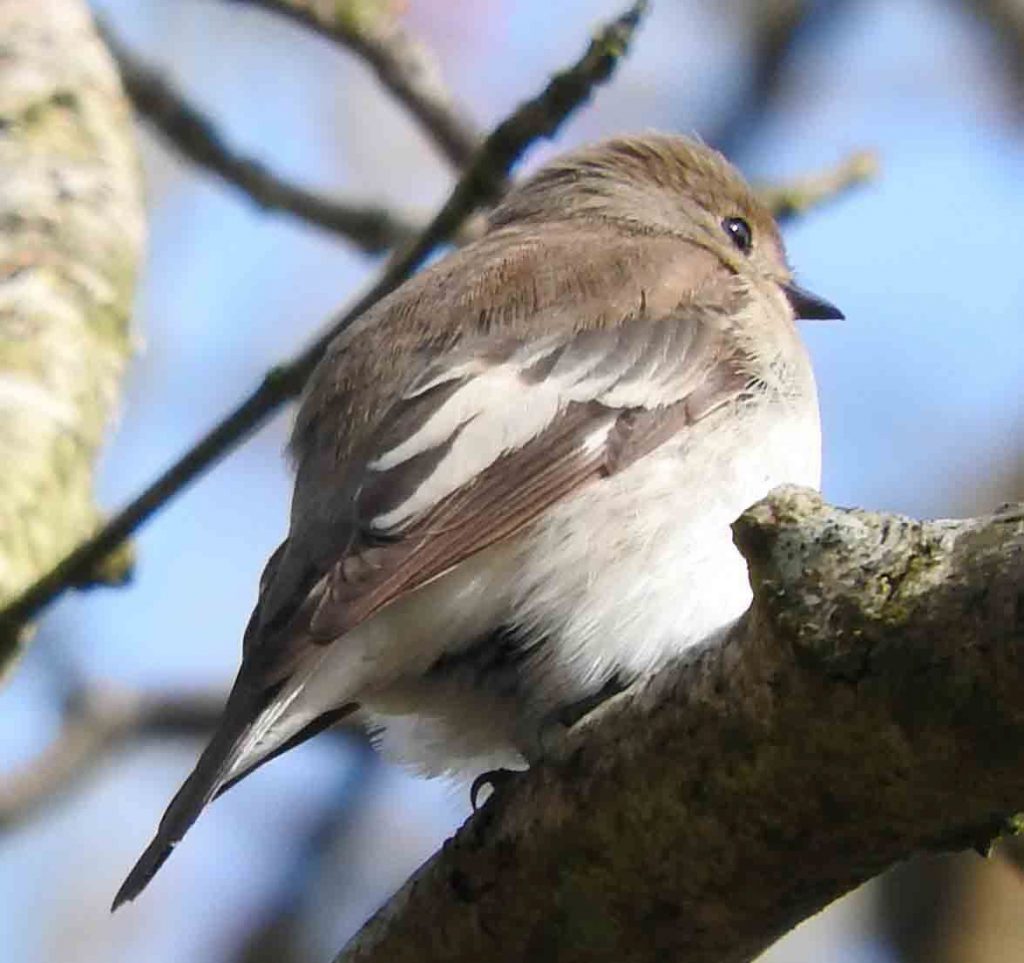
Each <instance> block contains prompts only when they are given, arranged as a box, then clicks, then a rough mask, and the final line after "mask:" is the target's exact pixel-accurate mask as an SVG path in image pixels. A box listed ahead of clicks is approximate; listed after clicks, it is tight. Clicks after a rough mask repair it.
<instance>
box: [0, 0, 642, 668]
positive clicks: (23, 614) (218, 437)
mask: <svg viewBox="0 0 1024 963" xmlns="http://www.w3.org/2000/svg"><path fill="white" fill-rule="evenodd" d="M646 9H647V2H646V0H636V2H635V3H633V4H632V5H631V6H630V7H629V8H628V10H627V11H626V12H625V13H624V14H623V15H622V16H620V17H619V18H618V19H616V20H614V21H612V22H611V23H610V24H608V25H607V26H606V27H604V28H603V29H602V30H601V31H600V32H599V33H598V34H597V35H596V36H595V37H594V39H593V40H592V41H591V43H590V45H589V47H588V48H587V50H586V52H585V53H584V55H583V56H582V57H581V58H580V60H579V61H577V62H576V63H575V64H574V65H573V66H572V67H570V68H569V69H568V70H566V71H565V72H564V73H560V74H557V75H555V76H554V77H553V78H552V79H551V81H550V82H549V83H548V85H547V87H546V88H545V89H544V91H543V92H542V93H541V94H540V95H539V96H537V97H535V98H534V99H533V100H529V101H527V102H526V103H524V104H522V105H521V106H520V107H519V108H518V109H517V110H516V111H514V112H513V114H512V115H511V116H510V117H509V118H508V119H507V120H505V121H503V122H502V123H501V124H499V125H498V126H497V127H496V128H495V129H494V130H493V131H492V132H491V134H490V135H489V136H488V137H487V139H486V140H485V141H484V143H483V145H482V146H481V148H480V150H479V151H478V152H477V154H476V156H475V157H474V159H473V161H472V162H471V163H470V165H469V167H468V168H467V170H466V172H465V174H464V175H463V176H462V178H461V180H460V181H459V182H458V184H456V186H455V188H454V190H453V191H452V193H451V196H450V197H449V198H448V201H447V202H446V203H445V205H444V206H443V207H442V208H441V210H440V211H439V212H438V213H437V215H436V216H435V217H434V219H433V220H432V221H431V222H430V224H428V225H427V227H426V228H425V229H424V230H423V232H422V233H421V234H420V236H419V237H418V238H417V240H416V241H415V243H413V244H412V245H411V246H410V247H409V248H408V249H406V251H405V252H403V253H402V255H401V256H400V257H398V258H396V259H395V260H394V261H393V262H391V263H390V264H389V265H388V266H387V267H386V268H385V270H384V271H383V273H382V274H381V275H380V277H379V279H378V280H377V282H376V283H375V284H374V285H373V286H372V287H371V288H370V290H369V291H368V292H367V293H366V294H364V295H363V296H362V297H360V298H358V299H357V300H356V302H355V304H354V305H353V306H352V307H350V308H349V309H348V310H347V311H345V312H344V313H343V314H342V315H341V316H340V317H339V318H337V319H336V320H334V321H333V322H332V323H331V324H330V325H329V326H328V327H327V329H326V330H325V331H324V332H323V333H322V334H320V335H319V336H318V337H317V338H316V339H315V340H314V341H313V342H312V344H310V345H309V346H308V347H307V348H305V349H304V350H303V351H301V352H300V353H299V354H298V355H296V356H295V357H294V358H292V359H291V360H289V361H287V362H286V363H284V364H282V365H279V366H278V367H276V368H274V369H272V370H271V371H269V372H268V373H267V374H266V376H265V377H264V378H263V381H262V383H261V384H260V385H259V387H257V388H256V389H255V390H254V391H253V392H252V393H251V394H250V395H249V396H248V397H247V398H246V399H245V400H244V401H242V402H241V404H239V405H238V406H237V407H236V408H235V409H234V410H233V411H232V412H231V413H230V414H229V415H228V416H227V417H226V418H224V419H223V420H222V421H221V422H220V423H219V424H217V425H216V426H215V427H214V428H213V429H212V430H211V431H210V432H209V433H208V434H207V435H205V437H203V438H202V439H200V441H199V442H197V443H196V445H195V446H194V447H193V448H191V449H190V450H189V451H187V452H186V453H185V454H184V455H183V456H182V457H181V458H180V459H179V460H178V461H177V462H176V463H175V464H173V465H172V466H171V467H170V468H168V469H167V470H166V471H165V472H164V473H163V474H162V475H160V476H159V477H158V478H157V479H156V480H155V481H153V482H152V483H151V484H150V485H149V486H148V487H147V488H146V489H145V490H144V491H143V492H141V493H140V494H139V495H138V496H137V497H136V498H135V499H134V500H133V501H132V502H130V503H129V504H128V505H127V506H126V507H125V508H123V509H122V510H121V511H120V512H118V513H117V514H116V515H114V516H113V517H112V518H111V519H110V520H109V521H108V522H107V523H106V524H105V525H104V526H103V528H101V529H100V530H99V531H97V532H96V534H95V535H93V536H92V537H91V538H90V539H88V540H87V541H85V542H83V543H82V544H81V545H79V546H78V548H76V549H75V550H74V551H73V552H71V554H70V555H68V556H66V557H65V558H64V559H63V560H62V561H61V562H60V563H59V564H58V565H56V566H55V567H54V568H53V569H51V570H50V571H49V572H48V573H47V574H46V575H44V576H43V577H42V578H41V579H39V580H38V581H37V582H36V583H35V584H34V585H33V586H31V587H30V588H29V589H28V590H27V591H26V592H24V593H23V594H22V595H21V596H20V597H19V598H18V599H17V600H15V601H14V602H13V603H12V604H11V605H10V606H8V607H7V608H6V609H5V610H4V611H3V612H0V657H2V654H3V649H4V648H5V647H10V646H12V645H13V644H14V641H13V639H14V637H15V634H16V631H17V629H18V627H19V626H21V625H23V624H24V623H25V622H27V621H28V620H29V619H31V618H32V617H33V616H34V615H36V614H37V613H38V612H39V611H40V610H41V609H42V608H43V607H44V606H46V605H47V604H49V603H50V602H52V601H53V600H54V599H55V598H57V597H58V596H60V595H61V594H63V593H64V592H65V591H66V590H67V589H68V587H69V586H70V585H72V584H73V583H74V582H75V581H77V580H79V579H80V578H81V576H82V573H83V572H85V571H88V570H89V569H91V568H92V567H93V566H94V565H95V564H96V563H97V561H98V560H99V559H101V558H103V557H104V556H105V555H107V554H108V553H109V552H110V551H111V550H112V549H114V548H115V547H116V546H118V545H119V544H120V543H121V542H122V541H124V539H126V538H127V537H128V536H129V535H131V534H132V533H133V532H134V531H136V529H138V528H139V526H141V525H142V524H143V523H144V522H145V521H146V520H147V519H149V518H150V517H151V516H152V515H153V514H154V513H155V512H156V511H157V510H158V509H160V508H162V507H163V506H164V505H165V504H166V503H167V502H169V501H170V500H171V499H172V498H173V497H174V496H175V495H177V494H178V493H179V492H181V491H182V490H183V489H184V488H185V487H186V486H187V485H188V484H189V483H190V482H192V481H193V480H195V479H196V478H197V477H198V476H199V475H200V474H201V473H202V472H203V471H205V470H206V469H208V468H209V467H210V466H211V465H213V464H214V463H215V462H216V461H218V460H219V459H220V458H222V457H223V456H224V455H225V454H227V452H228V451H230V450H231V449H232V448H234V447H235V446H237V445H238V444H239V443H241V442H242V441H243V440H244V439H245V438H247V437H248V436H249V435H251V434H252V433H253V432H254V431H256V429H257V428H259V427H260V426H261V425H263V424H264V423H265V422H266V421H267V419H268V418H269V417H270V416H271V415H272V414H273V413H274V412H276V411H277V410H278V409H279V408H280V407H281V406H282V405H283V404H284V403H285V402H287V401H288V400H290V399H291V398H294V397H295V396H296V395H297V394H298V393H299V392H300V391H301V390H302V386H303V385H304V384H305V382H306V379H307V378H308V377H309V375H310V373H311V372H312V371H313V369H314V368H315V367H316V365H317V362H318V361H319V360H320V358H321V357H322V356H323V353H324V351H325V349H326V348H327V345H328V344H330V342H331V341H333V340H334V338H335V337H336V336H337V335H338V334H339V333H340V332H341V331H343V330H344V329H345V328H347V327H348V326H349V325H350V324H352V322H353V321H355V320H356V318H358V317H359V316H360V315H362V314H363V313H364V312H365V311H366V310H367V308H369V307H371V306H372V305H373V304H375V303H376V302H377V301H379V300H380V299H381V298H382V297H384V295H386V294H388V293H389V292H390V291H392V290H394V288H396V287H397V286H398V285H399V284H401V282H402V281H404V280H405V279H406V278H407V277H409V275H410V274H412V273H413V272H414V271H415V270H416V269H417V268H418V267H420V265H421V264H422V263H423V261H424V260H425V259H426V258H427V257H428V256H429V254H430V253H431V252H432V251H433V250H434V249H435V248H436V247H438V246H439V245H441V244H443V243H444V242H445V241H446V240H448V239H449V238H450V237H451V236H452V235H453V234H454V233H455V232H456V231H457V229H458V228H459V226H460V225H461V224H462V223H463V222H464V221H465V220H466V218H468V217H469V216H470V215H471V214H472V213H473V211H474V210H476V208H477V207H479V206H481V205H483V204H486V203H489V202H491V201H493V200H494V199H496V198H497V197H498V196H500V193H501V192H502V190H503V189H504V187H505V184H506V183H507V180H508V176H509V172H510V171H511V169H512V167H513V166H514V164H515V163H516V161H517V160H518V159H519V157H520V156H521V155H522V153H523V152H524V151H525V150H526V148H527V147H529V146H530V145H531V144H532V143H533V142H534V141H536V140H538V139H539V138H541V137H550V136H552V135H553V134H554V133H555V132H556V131H557V130H558V128H559V126H560V125H561V124H562V122H563V121H564V120H565V118H566V117H568V116H569V114H570V113H572V111H573V110H575V109H576V108H577V107H579V106H580V105H581V104H582V103H584V102H585V101H586V100H587V99H588V98H589V96H590V94H591V92H592V91H593V90H594V88H595V87H596V86H597V85H598V84H600V83H602V82H603V81H605V80H607V79H608V78H609V77H610V76H611V74H612V71H613V70H614V68H615V65H616V64H617V63H618V62H619V60H620V59H621V58H622V57H623V56H624V55H625V53H626V51H627V48H628V46H629V43H630V41H631V39H632V37H633V33H634V31H635V30H636V28H637V26H638V24H639V22H640V20H641V19H642V17H643V14H644V12H645V11H646Z"/></svg>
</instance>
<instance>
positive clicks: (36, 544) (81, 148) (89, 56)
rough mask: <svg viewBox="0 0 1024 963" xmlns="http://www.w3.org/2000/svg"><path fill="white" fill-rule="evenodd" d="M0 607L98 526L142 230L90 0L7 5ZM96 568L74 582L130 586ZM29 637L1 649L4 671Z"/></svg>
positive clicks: (116, 570) (1, 177)
mask: <svg viewBox="0 0 1024 963" xmlns="http://www.w3.org/2000/svg"><path fill="white" fill-rule="evenodd" d="M0 37H2V38H3V50H2V52H0V74H2V80H0V185H2V186H0V465H2V466H3V470H2V471H0V607H2V606H3V605H5V604H6V603H8V602H10V601H11V600H12V599H14V598H16V597H17V596H18V594H19V593H21V592H23V591H24V590H25V589H26V587H27V586H29V585H31V584H32V583H33V582H34V581H35V580H36V579H38V578H39V577H40V576H41V575H42V574H43V573H45V572H47V571H49V570H50V569H51V568H52V567H53V565H54V564H56V563H57V562H58V561H59V560H60V559H61V558H63V557H64V556H65V555H66V554H67V553H68V551H70V550H71V548H72V547H73V546H74V545H77V544H78V543H79V542H80V541H81V540H82V539H83V538H85V537H86V536H87V535H88V534H89V533H90V532H91V531H93V530H94V529H95V528H96V526H97V524H98V523H99V518H98V512H97V510H96V508H95V506H94V503H93V499H92V472H93V461H94V459H95V456H96V454H97V452H98V450H99V447H100V444H101V442H102V440H103V436H104V433H105V429H106V426H107V423H108V421H109V420H110V417H111V415H112V414H113V410H114V408H115V406H116V403H117V396H118V390H119V386H120V378H121V373H122V370H123V369H124V366H125V363H126V361H127V359H128V356H129V355H130V353H131V337H130V318H131V307H132V299H133V296H134V288H135V274H136V270H137V267H138V263H139V260H140V258H141V255H142V247H143V236H144V231H145V225H144V214H143V205H142V196H141V190H140V184H139V179H138V166H137V165H138V158H137V157H136V154H135V145H134V142H133V140H132V136H131V125H130V123H129V111H128V107H127V103H126V102H125V100H124V96H123V94H122V91H121V89H120V86H119V84H118V81H117V74H116V72H115V71H114V68H113V65H112V64H111V63H110V60H109V58H108V57H107V55H106V52H105V51H104V49H103V46H102V44H100V42H99V40H98V38H97V37H96V35H95V33H94V32H93V29H92V24H91V23H90V20H89V15H88V12H87V10H86V9H85V7H84V5H83V4H82V3H80V2H79V0H7V2H4V3H2V4H0ZM101 561H102V559H101V558H99V557H97V558H94V559H93V560H92V561H91V562H90V563H89V564H88V565H83V566H82V567H80V568H79V569H78V570H77V571H76V572H75V573H74V576H73V578H71V580H70V583H69V584H75V585H79V584H80V585H86V584H90V583H92V582H95V581H106V582H120V581H124V579H125V578H126V576H127V574H128V567H129V561H130V560H129V557H128V554H127V553H125V554H123V555H122V556H121V557H119V558H108V559H107V564H106V565H105V566H104V565H99V564H98V563H100V562H101ZM21 640H22V636H20V635H19V633H17V632H11V633H9V634H8V635H7V637H6V638H5V640H4V641H3V644H0V675H2V674H3V672H4V670H5V669H6V667H7V666H8V665H9V664H10V663H11V661H12V660H13V658H14V657H15V656H16V655H17V653H18V651H19V647H20V644H21Z"/></svg>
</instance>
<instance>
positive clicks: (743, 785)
mask: <svg viewBox="0 0 1024 963" xmlns="http://www.w3.org/2000/svg"><path fill="white" fill-rule="evenodd" d="M734 530H735V538H736V542H737V545H738V546H739V547H740V549H741V551H742V552H743V553H744V555H745V556H746V558H747V560H748V562H749V564H750V568H751V581H752V584H753V586H754V592H755V602H754V606H753V608H752V610H751V612H750V613H748V615H747V617H746V618H745V619H744V620H742V621H741V623H740V624H739V625H738V626H737V627H736V629H735V630H734V631H733V632H732V633H731V634H730V635H729V637H728V638H727V639H725V640H724V641H722V642H720V643H715V644H709V645H706V646H703V647H698V648H697V649H695V650H691V651H690V652H688V653H686V654H685V655H684V656H683V657H682V658H681V659H680V661H679V662H678V664H676V665H673V666H672V667H670V668H668V669H666V670H664V671H663V672H662V673H661V674H659V675H658V676H656V677H655V678H653V679H651V680H649V681H647V682H646V683H643V684H641V685H638V686H636V687H634V688H633V689H632V690H630V691H628V692H626V693H624V694H623V695H621V696H619V697H618V698H616V699H613V700H611V701H610V702H609V703H606V704H605V705H604V706H603V707H601V708H600V709H598V710H597V711H596V712H595V713H593V714H591V716H589V717H587V718H585V719H584V720H583V721H582V723H581V724H580V725H579V726H577V727H576V728H575V729H574V730H572V731H571V732H570V733H569V734H568V736H567V737H566V740H565V744H564V746H563V747H561V750H560V751H559V752H558V753H557V758H555V759H553V760H552V761H551V762H549V763H547V764H545V765H543V766H540V767H537V768H535V769H533V770H531V771H530V772H529V773H527V774H525V775H523V776H522V777H521V778H519V779H518V780H516V781H515V782H513V783H512V784H511V785H508V786H503V787H502V789H501V790H500V791H499V792H498V793H497V795H496V797H495V798H493V799H492V800H491V801H489V802H488V804H487V805H486V806H485V807H484V808H483V810H482V811H481V812H479V813H477V814H476V815H475V816H473V817H472V818H471V819H470V820H469V821H468V822H467V823H466V825H465V826H463V828H462V829H461V830H460V831H459V833H458V834H457V835H456V836H455V837H454V838H453V839H451V840H449V841H448V842H447V843H446V844H445V846H444V848H443V849H442V850H441V851H440V852H439V853H438V854H437V855H436V856H434V857H433V858H432V859H431V860H430V861H428V862H427V863H426V864H425V865H424V867H423V868H421V869H420V870H419V872H417V874H416V875H415V876H414V877H413V878H412V879H411V880H410V881H409V883H407V884H406V886H405V887H404V888H403V889H402V890H401V891H400V892H399V893H398V895H396V896H395V897H394V898H393V899H392V900H391V902H390V903H389V904H388V905H387V906H386V907H385V908H384V909H382V910H381V911H380V912H379V913H378V914H377V915H376V916H375V917H374V918H373V919H372V920H371V921H370V922H369V923H368V924H367V925H366V926H365V927H364V929H363V931H362V932H361V933H360V934H359V935H358V936H357V938H356V939H355V940H353V941H352V943H351V944H350V945H349V947H348V948H347V949H346V950H345V951H344V952H343V953H342V954H341V956H339V958H338V963H355V961H361V963H375V961H385V960H386V961H387V963H404V961H413V960H415V961H417V963H430V961H442V960H443V961H445V963H460V961H470V960H472V961H477V960H484V959H485V960H490V961H495V963H511V961H525V960H533V959H557V960H560V961H563V963H572V961H580V963H583V961H587V963H594V961H601V960H608V961H612V960H614V961H616V963H654V961H661V960H666V959H685V960H686V961H687V963H746V961H749V960H752V959H753V958H754V957H756V956H757V955H758V954H759V953H760V952H762V951H763V950H764V949H765V948H766V947H767V946H768V945H770V944H771V943H772V942H773V941H775V940H776V939H777V938H778V937H779V936H781V935H782V934H783V933H785V932H786V931H787V930H789V929H790V928H792V927H793V926H794V925H795V924H796V923H797V922H799V921H800V920H802V919H804V918H806V917H808V916H810V915H811V914H812V913H814V912H816V911H818V910H820V909H821V908H823V907H824V906H826V905H827V904H828V903H829V902H831V901H832V900H833V899H835V898H837V897H838V896H840V895H842V894H843V893H845V892H846V891H848V890H849V889H851V888H853V887H854V886H856V885H858V884H859V883H861V882H863V881H864V880H866V879H868V878H870V877H872V876H874V875H875V874H876V873H879V872H881V871H882V870H883V869H885V868H886V867H888V866H890V865H891V864H892V863H894V862H896V861H898V860H902V859H905V858H906V857H907V856H909V855H911V854H912V853H914V852H916V851H920V850H933V849H960V848H965V847H977V848H980V849H984V848H985V847H987V846H988V844H989V841H990V840H991V839H992V838H993V837H994V836H995V835H997V834H999V833H1000V832H1003V831H1005V830H1006V829H1008V828H1009V827H1010V826H1011V825H1012V824H1013V818H1012V817H1013V814H1014V813H1015V812H1017V811H1018V810H1019V809H1020V808H1021V806H1022V804H1024V765H1022V762H1024V698H1022V696H1021V693H1022V692H1024V595H1022V592H1021V589H1022V586H1024V508H1020V509H1018V510H1016V511H1005V512H1003V513H1002V514H1000V515H997V516H993V517H990V518H981V519H976V520H968V521H939V522H916V521H911V520H909V519H906V518H901V517H896V516H891V515H879V514H873V513H869V512H861V511H849V510H841V509H835V508H831V507H829V506H828V505H825V504H824V503H823V502H822V501H821V499H820V498H819V496H818V495H817V494H815V493H813V492H809V491H806V490H802V489H795V488H783V489H779V490H778V491H776V492H775V493H773V495H772V496H771V497H769V498H768V499H767V500H765V501H764V502H762V503H760V504H758V505H756V506H754V508H752V509H751V510H750V511H748V512H747V513H746V514H745V515H744V516H743V517H742V518H741V519H740V520H739V521H738V522H737V523H736V525H735V526H734Z"/></svg>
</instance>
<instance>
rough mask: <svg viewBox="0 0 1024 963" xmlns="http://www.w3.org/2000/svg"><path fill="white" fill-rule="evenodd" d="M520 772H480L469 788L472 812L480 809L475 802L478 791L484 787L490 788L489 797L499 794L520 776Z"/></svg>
mask: <svg viewBox="0 0 1024 963" xmlns="http://www.w3.org/2000/svg"><path fill="white" fill-rule="evenodd" d="M521 775H522V771H521V770H517V769H492V770H490V771H489V772H482V773H480V775H479V776H477V777H476V779H474V780H473V785H472V786H470V787H469V802H470V805H471V806H472V807H473V812H476V811H477V810H478V809H479V808H480V807H479V806H478V805H477V800H478V799H479V797H480V790H481V789H483V788H485V787H488V786H489V787H490V790H491V792H490V794H489V795H488V797H487V798H488V799H490V798H491V796H493V795H495V794H497V793H499V792H501V790H502V788H503V787H504V786H507V785H508V784H509V783H510V782H512V781H513V780H514V779H515V778H516V777H517V776H521Z"/></svg>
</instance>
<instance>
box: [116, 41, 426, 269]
mask: <svg viewBox="0 0 1024 963" xmlns="http://www.w3.org/2000/svg"><path fill="white" fill-rule="evenodd" d="M102 33H103V39H104V40H105V41H106V44H107V47H108V49H109V50H110V52H111V54H113V56H114V58H115V59H116V61H117V66H118V69H119V70H120V71H121V80H122V82H123V84H124V87H125V91H126V92H127V94H128V96H129V97H130V98H131V100H132V103H133V104H134V106H135V109H136V111H138V114H139V116H140V117H141V118H142V119H143V120H145V121H146V122H147V123H149V124H150V125H151V126H152V128H153V129H154V130H155V131H156V132H157V133H159V134H161V135H162V136H163V137H164V139H165V140H166V141H167V142H168V144H170V146H171V147H173V148H174V149H176V150H177V151H178V152H179V153H180V154H181V155H182V156H183V157H185V158H186V159H187V160H190V161H191V162H192V163H193V164H196V165H197V166H198V167H202V168H205V169H206V170H209V171H212V172H213V173H214V174H217V175H218V176H219V177H221V178H223V179H224V180H225V181H226V182H227V183H228V184H231V185H232V186H234V187H237V188H238V189H239V190H241V191H242V192H243V193H245V194H247V195H248V196H249V197H250V198H251V199H252V200H253V201H254V202H255V203H256V204H258V205H259V206H260V207H262V208H263V209H264V210H268V211H275V210H277V211H286V212H287V213H289V214H294V215H295V216H296V217H300V218H302V219H303V220H304V221H306V222H308V223H310V224H314V225H316V226H317V227H321V228H323V229H324V230H326V231H330V232H331V233H333V234H338V235H340V236H341V237H343V238H345V239H346V240H349V241H351V242H352V243H353V244H355V245H356V246H357V247H359V248H360V249H361V250H363V251H365V252H366V253H367V254H380V253H382V252H383V251H387V250H388V249H390V248H392V247H394V246H395V245H396V244H404V243H408V241H410V240H411V239H412V238H413V237H414V236H415V228H414V226H413V225H412V224H411V223H410V222H409V221H408V220H407V219H406V218H404V217H402V216H401V215H399V214H397V213H395V212H393V211H389V210H388V209H387V208H384V207H381V206H379V205H375V204H357V203H344V202H342V201H336V200H332V199H330V198H328V197H324V196H322V195H320V194H317V193H315V192H314V191H310V190H307V189H306V188H303V187H299V186H298V185H296V184H292V183H291V182H289V181H287V180H285V179H284V178H282V177H279V176H278V175H277V174H275V173H273V172H272V171H270V170H268V169H267V168H266V167H264V166H263V164H261V163H260V162H259V161H257V160H253V159H252V158H250V157H245V156H243V155H241V154H239V153H237V152H236V151H235V150H234V149H233V148H232V147H230V146H229V145H228V144H227V143H226V142H225V141H224V139H223V138H222V137H221V135H220V134H219V133H218V132H217V128H216V126H215V125H214V123H213V121H212V120H210V118H209V117H207V116H206V115H205V114H203V113H202V112H201V111H200V110H199V109H198V108H196V107H195V106H193V105H192V104H190V103H189V102H188V101H187V100H186V99H185V97H184V96H183V95H182V94H181V92H180V91H178V90H176V89H175V88H174V86H173V85H172V84H171V83H170V82H169V81H167V80H166V79H165V78H164V77H163V76H161V75H160V73H158V72H157V71H155V70H153V69H152V68H151V67H149V66H148V65H147V64H145V63H144V62H143V61H142V60H140V59H139V58H138V57H136V56H135V55H134V54H133V53H131V51H129V50H128V49H127V48H126V47H124V46H123V45H122V44H121V43H120V41H119V40H118V39H117V37H116V36H115V35H114V34H113V33H112V32H111V30H110V28H109V27H108V26H106V25H103V30H102Z"/></svg>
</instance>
